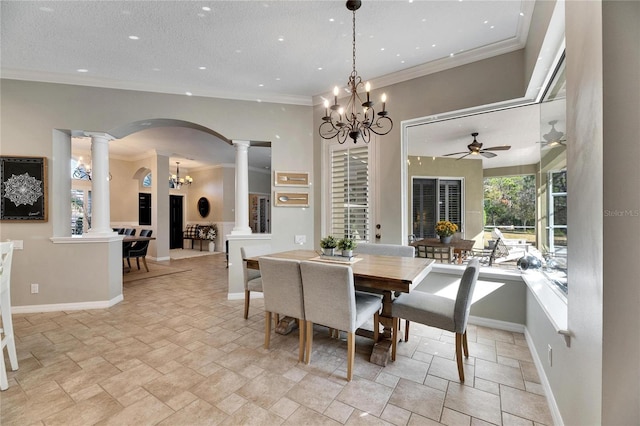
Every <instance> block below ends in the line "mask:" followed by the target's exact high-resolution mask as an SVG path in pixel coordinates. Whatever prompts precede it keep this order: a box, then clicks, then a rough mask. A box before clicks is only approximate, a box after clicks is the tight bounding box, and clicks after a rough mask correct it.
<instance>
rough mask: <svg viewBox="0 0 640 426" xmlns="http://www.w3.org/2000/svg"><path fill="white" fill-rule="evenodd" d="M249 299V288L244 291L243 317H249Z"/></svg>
mask: <svg viewBox="0 0 640 426" xmlns="http://www.w3.org/2000/svg"><path fill="white" fill-rule="evenodd" d="M250 299H251V292H250V291H249V290H245V291H244V319H247V318H249V300H250Z"/></svg>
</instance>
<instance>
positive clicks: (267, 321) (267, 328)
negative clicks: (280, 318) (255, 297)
mask: <svg viewBox="0 0 640 426" xmlns="http://www.w3.org/2000/svg"><path fill="white" fill-rule="evenodd" d="M270 340H271V312H269V311H264V348H265V349H269V341H270Z"/></svg>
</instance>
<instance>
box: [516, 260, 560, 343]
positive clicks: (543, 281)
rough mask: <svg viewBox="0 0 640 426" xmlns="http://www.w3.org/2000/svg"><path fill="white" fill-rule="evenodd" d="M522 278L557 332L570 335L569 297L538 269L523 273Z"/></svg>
mask: <svg viewBox="0 0 640 426" xmlns="http://www.w3.org/2000/svg"><path fill="white" fill-rule="evenodd" d="M522 279H523V280H524V282H525V283H526V284H527V287H529V290H531V293H532V294H533V296H534V297H535V298H536V301H537V302H538V304H539V305H540V307H541V308H542V310H543V311H544V313H545V314H546V315H547V318H549V321H551V324H553V327H554V328H555V330H556V332H557V333H559V334H562V335H564V336H570V335H571V332H570V331H569V325H568V316H569V309H568V307H567V298H566V296H565V295H564V294H560V291H559V290H557V289H556V288H555V286H554V285H553V283H551V282H549V280H548V279H547V278H546V277H545V276H544V275H543V274H542V272H538V271H530V272H527V273H524V274H522Z"/></svg>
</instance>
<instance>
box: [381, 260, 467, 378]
mask: <svg viewBox="0 0 640 426" xmlns="http://www.w3.org/2000/svg"><path fill="white" fill-rule="evenodd" d="M479 271H480V263H479V262H478V259H471V260H470V261H469V264H468V265H467V267H466V269H465V271H464V273H463V274H462V279H461V280H460V287H459V288H458V294H457V296H456V299H455V300H451V299H448V298H446V297H442V296H437V295H435V294H430V293H422V292H419V291H416V292H413V293H404V294H402V295H400V297H398V298H397V299H396V300H394V301H393V305H392V308H391V315H392V316H393V334H394V336H393V337H392V346H391V359H392V360H393V361H395V359H396V348H397V344H398V343H397V342H398V339H397V333H398V322H399V318H404V319H405V320H407V322H406V330H405V341H406V340H407V339H408V338H409V321H415V322H419V323H420V324H425V325H428V326H431V327H437V328H440V329H443V330H447V331H451V332H452V333H455V334H456V361H457V363H458V376H459V377H460V381H461V382H464V367H463V364H462V350H464V355H465V357H466V358H469V348H468V346H467V321H468V319H469V310H470V309H471V299H472V297H473V291H474V289H475V286H476V281H477V280H478V273H479Z"/></svg>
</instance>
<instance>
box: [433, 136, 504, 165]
mask: <svg viewBox="0 0 640 426" xmlns="http://www.w3.org/2000/svg"><path fill="white" fill-rule="evenodd" d="M478 134H479V133H478V132H473V133H471V136H472V137H473V142H471V143H470V144H469V145H467V149H468V151H466V152H465V151H463V152H453V153H451V154H445V155H443V157H451V156H453V155H461V157H458V158H456V160H461V159H463V158H465V157H467V156H469V155H482V156H483V157H485V158H493V157H495V156H497V154H495V153H493V152H491V151H507V150H509V149H511V146H510V145H502V146H492V147H490V148H484V149H483V148H482V143H481V142H478V140H477V139H476V138H477V137H478Z"/></svg>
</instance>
